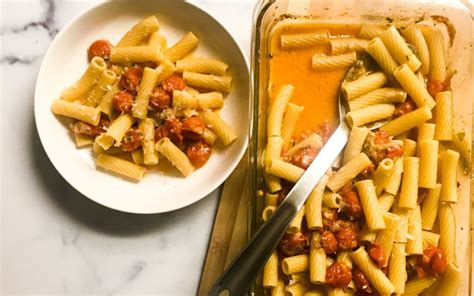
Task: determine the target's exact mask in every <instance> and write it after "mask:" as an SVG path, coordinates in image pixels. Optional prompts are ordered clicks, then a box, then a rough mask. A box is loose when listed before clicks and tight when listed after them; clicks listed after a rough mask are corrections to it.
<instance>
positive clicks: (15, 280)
mask: <svg viewBox="0 0 474 296" xmlns="http://www.w3.org/2000/svg"><path fill="white" fill-rule="evenodd" d="M157 1H158V0H157ZM163 1H171V0H163ZM173 1H180V0H173ZM97 2H99V1H90V0H89V1H71V0H69V1H66V0H0V5H1V6H0V12H1V16H2V18H1V20H0V49H1V52H0V94H1V96H0V97H1V108H0V109H1V110H2V116H0V122H1V137H0V139H1V142H0V155H1V156H0V157H1V175H0V182H1V183H0V184H1V186H0V187H1V204H0V205H1V209H0V211H1V217H0V221H1V235H0V238H1V244H0V248H1V257H0V258H1V259H0V260H1V282H0V285H1V286H0V294H1V295H12V294H22V295H38V294H47V295H52V294H55V295H65V294H72V295H119V294H120V295H145V294H150V295H151V294H153V295H193V294H195V293H196V291H197V288H198V283H199V278H200V274H201V270H202V267H203V264H204V259H205V254H206V250H207V245H208V240H209V236H210V232H211V228H212V223H213V219H214V215H215V209H216V205H217V201H218V191H216V192H214V193H212V194H211V195H210V196H208V197H207V198H205V199H203V200H201V201H200V202H197V203H196V204H194V205H192V206H190V207H187V208H185V209H182V210H179V211H175V212H171V213H167V214H161V215H148V216H146V215H145V216H140V215H130V214H125V213H120V212H116V211H113V210H109V209H107V208H104V207H102V206H100V205H98V204H96V203H94V202H92V201H90V200H89V199H87V198H86V197H84V196H81V194H79V193H78V192H77V191H75V190H74V189H73V188H72V187H71V186H69V185H68V184H67V183H66V182H65V181H64V180H63V179H62V177H61V176H60V175H59V174H58V173H57V171H56V170H55V169H54V167H53V166H52V164H51V163H50V162H49V160H48V158H47V157H46V154H45V152H44V150H43V148H42V146H41V143H40V141H39V138H38V134H37V131H36V127H35V123H34V118H33V94H34V88H35V81H36V76H37V73H38V70H39V67H40V64H41V60H42V57H43V55H44V53H45V51H46V50H47V48H48V46H49V44H50V42H51V40H52V39H53V38H54V36H55V35H56V34H57V32H58V31H59V30H60V29H61V28H62V27H63V26H64V25H65V24H66V23H67V22H68V21H69V20H70V19H71V18H73V17H74V16H76V15H78V14H79V13H81V12H82V11H84V10H86V9H87V8H89V7H91V6H93V5H95V4H96V3H97ZM194 2H197V3H198V5H200V6H202V7H204V8H206V9H207V10H208V11H210V12H211V13H212V14H213V15H214V16H216V17H217V18H218V19H219V20H220V21H221V22H222V23H223V24H224V25H225V26H227V27H228V28H229V30H230V32H231V33H232V34H234V36H235V37H236V38H237V39H238V40H239V42H240V43H241V45H242V46H243V48H244V49H246V51H247V53H249V51H250V30H251V19H252V12H253V7H254V4H255V0H246V1H244V0H225V1H222V0H220V1H219V0H213V1H207V0H206V1H205V0H195V1H194ZM229 11H232V13H229ZM52 83H54V82H52Z"/></svg>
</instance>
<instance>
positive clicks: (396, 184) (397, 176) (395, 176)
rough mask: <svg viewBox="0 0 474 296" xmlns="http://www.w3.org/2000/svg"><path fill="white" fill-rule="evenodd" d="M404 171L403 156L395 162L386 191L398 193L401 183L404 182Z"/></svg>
mask: <svg viewBox="0 0 474 296" xmlns="http://www.w3.org/2000/svg"><path fill="white" fill-rule="evenodd" d="M402 173H403V158H397V159H396V160H395V162H394V164H393V170H392V173H391V175H390V179H389V180H388V182H387V185H385V191H386V192H388V193H390V194H393V195H395V194H397V193H398V189H399V188H400V184H401V182H402Z"/></svg>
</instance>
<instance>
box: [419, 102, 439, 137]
mask: <svg viewBox="0 0 474 296" xmlns="http://www.w3.org/2000/svg"><path fill="white" fill-rule="evenodd" d="M436 108H438V107H436ZM435 128H436V127H435V124H433V123H423V124H422V125H420V126H419V127H418V140H417V142H418V143H421V141H423V140H434V134H435Z"/></svg>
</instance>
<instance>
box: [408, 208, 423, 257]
mask: <svg viewBox="0 0 474 296" xmlns="http://www.w3.org/2000/svg"><path fill="white" fill-rule="evenodd" d="M408 234H410V236H411V239H409V240H408V242H407V254H408V255H422V254H423V233H422V228H421V213H420V206H416V208H415V209H414V210H412V211H410V215H409V217H408Z"/></svg>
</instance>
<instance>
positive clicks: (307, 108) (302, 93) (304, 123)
mask: <svg viewBox="0 0 474 296" xmlns="http://www.w3.org/2000/svg"><path fill="white" fill-rule="evenodd" d="M277 26H278V25H277ZM321 30H328V31H329V32H330V34H331V36H347V37H349V36H355V35H356V34H357V33H358V31H359V30H360V26H357V25H352V24H316V23H304V24H302V23H299V24H298V23H287V24H284V25H281V26H280V27H279V28H277V29H276V30H275V31H274V32H273V33H272V35H271V39H270V54H271V56H272V57H271V58H270V83H269V85H270V86H271V88H270V98H274V97H275V95H276V93H277V92H278V90H279V89H280V87H281V86H283V85H286V84H291V85H293V86H294V87H295V92H294V94H293V97H292V99H291V102H292V103H294V104H297V105H300V106H304V111H303V113H302V114H301V116H300V118H299V120H298V124H297V127H296V129H295V131H294V136H295V137H298V136H299V135H301V133H302V132H304V131H306V130H312V131H316V132H317V131H318V130H320V128H321V126H322V125H323V124H324V122H325V121H327V122H328V123H329V130H330V132H331V133H332V132H333V131H334V130H335V129H336V127H337V125H338V122H339V120H338V115H337V106H338V102H337V100H338V96H339V89H340V85H341V82H342V80H343V79H344V76H345V74H346V72H347V70H348V69H341V70H331V71H319V70H318V71H316V70H313V69H312V66H311V58H312V56H313V55H314V54H316V53H320V54H327V55H330V52H331V48H330V45H329V44H328V45H320V46H316V47H309V48H301V49H297V48H295V49H289V50H283V49H281V47H280V36H281V35H282V34H296V33H310V32H317V31H321Z"/></svg>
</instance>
